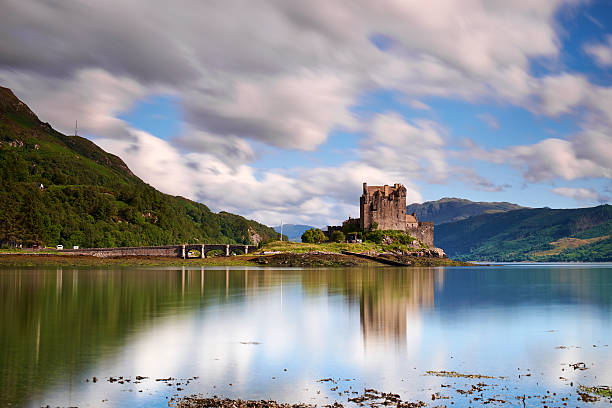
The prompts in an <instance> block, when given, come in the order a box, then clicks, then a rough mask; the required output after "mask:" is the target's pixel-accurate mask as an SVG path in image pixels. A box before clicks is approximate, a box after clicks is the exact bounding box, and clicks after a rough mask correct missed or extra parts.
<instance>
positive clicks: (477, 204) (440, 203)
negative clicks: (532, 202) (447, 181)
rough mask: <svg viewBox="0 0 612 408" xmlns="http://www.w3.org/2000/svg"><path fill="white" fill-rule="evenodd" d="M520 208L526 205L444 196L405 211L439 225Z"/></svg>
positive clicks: (412, 205)
mask: <svg viewBox="0 0 612 408" xmlns="http://www.w3.org/2000/svg"><path fill="white" fill-rule="evenodd" d="M522 208H528V207H523V206H520V205H518V204H513V203H509V202H505V201H503V202H495V201H493V202H488V201H471V200H468V199H465V198H455V197H444V198H441V199H439V200H435V201H426V202H424V203H421V204H418V203H414V204H410V205H407V206H406V213H407V214H412V213H416V216H417V218H418V219H419V221H431V222H433V223H434V224H435V225H440V224H444V223H447V222H454V221H459V220H462V219H466V218H469V217H473V216H475V215H479V214H483V213H491V212H504V211H511V210H518V209H522Z"/></svg>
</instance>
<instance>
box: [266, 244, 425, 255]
mask: <svg viewBox="0 0 612 408" xmlns="http://www.w3.org/2000/svg"><path fill="white" fill-rule="evenodd" d="M392 250H394V251H395V250H402V251H407V252H412V251H415V249H414V248H411V247H409V246H407V245H401V244H398V243H393V244H391V245H381V244H377V243H374V242H363V243H361V244H347V243H346V242H322V243H320V244H304V243H301V242H290V241H289V242H288V241H282V242H281V241H273V242H270V243H267V244H264V245H262V247H261V249H260V250H259V251H269V252H292V253H296V254H302V253H305V252H314V251H324V252H334V253H342V251H350V252H366V251H374V252H378V253H382V252H387V251H392Z"/></svg>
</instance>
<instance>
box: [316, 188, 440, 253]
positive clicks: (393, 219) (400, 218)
mask: <svg viewBox="0 0 612 408" xmlns="http://www.w3.org/2000/svg"><path fill="white" fill-rule="evenodd" d="M359 215H360V218H349V219H348V220H345V221H344V222H343V223H342V226H341V227H340V226H328V227H327V231H328V234H331V232H332V231H334V230H339V229H341V230H343V231H345V232H354V231H358V230H361V231H372V230H377V229H378V230H397V231H406V232H407V233H408V234H410V235H411V236H413V237H414V238H418V239H419V240H420V241H421V242H423V243H424V244H425V245H427V246H429V247H434V225H433V222H421V221H419V220H417V217H416V214H414V213H413V214H406V187H404V186H403V185H401V184H394V185H393V186H388V185H386V184H385V185H384V186H368V185H367V183H363V193H362V194H361V198H360V200H359Z"/></svg>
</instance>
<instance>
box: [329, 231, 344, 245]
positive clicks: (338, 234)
mask: <svg viewBox="0 0 612 408" xmlns="http://www.w3.org/2000/svg"><path fill="white" fill-rule="evenodd" d="M330 241H332V242H344V241H346V236H345V235H344V232H342V231H340V230H336V231H333V232H332V233H331V238H330Z"/></svg>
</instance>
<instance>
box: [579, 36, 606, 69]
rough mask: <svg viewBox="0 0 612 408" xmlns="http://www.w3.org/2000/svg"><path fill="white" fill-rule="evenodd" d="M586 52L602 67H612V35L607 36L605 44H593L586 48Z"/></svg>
mask: <svg viewBox="0 0 612 408" xmlns="http://www.w3.org/2000/svg"><path fill="white" fill-rule="evenodd" d="M584 51H585V52H586V53H587V54H588V55H590V56H591V57H593V59H594V60H595V62H596V63H597V64H599V65H601V66H602V67H611V66H612V35H607V36H606V41H605V42H603V43H592V44H587V45H585V46H584Z"/></svg>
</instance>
